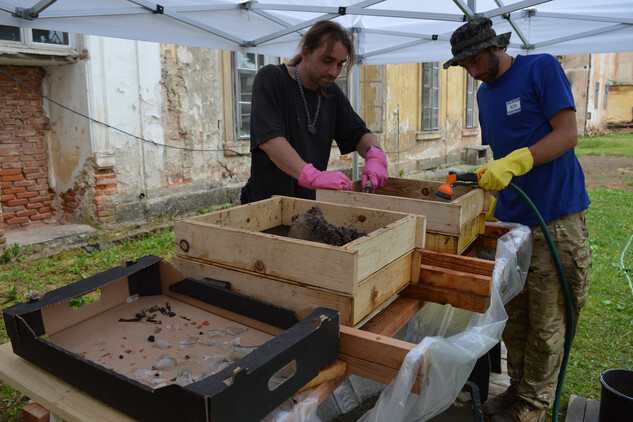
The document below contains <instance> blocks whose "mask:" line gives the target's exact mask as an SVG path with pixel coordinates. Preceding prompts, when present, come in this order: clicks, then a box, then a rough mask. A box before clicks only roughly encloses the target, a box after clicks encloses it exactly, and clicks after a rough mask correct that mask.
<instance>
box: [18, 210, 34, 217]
mask: <svg viewBox="0 0 633 422" xmlns="http://www.w3.org/2000/svg"><path fill="white" fill-rule="evenodd" d="M35 214H37V211H36V210H26V211H20V212H19V213H18V217H30V216H31V215H35Z"/></svg>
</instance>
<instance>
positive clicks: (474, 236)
mask: <svg viewBox="0 0 633 422" xmlns="http://www.w3.org/2000/svg"><path fill="white" fill-rule="evenodd" d="M431 218H432V217H429V219H428V221H430V220H431ZM485 223H486V215H485V214H480V215H478V216H476V217H474V218H473V219H472V220H470V221H468V222H467V223H466V224H464V225H463V226H461V228H460V232H459V234H458V235H455V234H447V233H439V232H432V231H428V229H427V233H426V242H425V249H427V250H431V251H435V252H444V253H451V254H462V253H463V252H464V251H465V250H467V249H468V247H469V246H470V245H472V244H473V243H475V242H477V240H478V238H479V236H480V233H482V232H483V230H484V227H485Z"/></svg>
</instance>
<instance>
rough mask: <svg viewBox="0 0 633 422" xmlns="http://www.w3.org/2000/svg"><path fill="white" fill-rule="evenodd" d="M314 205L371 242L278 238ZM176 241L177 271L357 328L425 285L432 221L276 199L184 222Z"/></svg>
mask: <svg viewBox="0 0 633 422" xmlns="http://www.w3.org/2000/svg"><path fill="white" fill-rule="evenodd" d="M315 205H318V206H319V207H320V208H321V210H322V211H323V215H324V217H325V219H326V220H327V222H328V223H330V224H333V225H336V226H341V227H347V226H349V225H352V226H354V227H355V228H356V229H357V230H358V231H360V232H364V233H366V234H367V236H363V237H361V238H359V239H356V240H355V241H352V242H349V243H347V244H345V245H343V246H330V245H326V244H322V243H317V242H311V241H306V240H301V239H293V238H289V237H287V236H284V235H280V234H274V233H277V232H279V230H278V229H279V228H280V227H288V226H290V225H291V222H292V217H293V216H295V215H298V214H302V213H304V212H306V211H308V210H309V209H310V208H312V207H313V206H315ZM175 234H176V252H177V257H176V258H174V265H175V266H176V267H177V268H179V270H180V271H181V272H182V273H183V274H184V275H187V276H190V277H196V278H205V277H206V278H213V279H218V280H222V281H228V282H229V283H230V288H231V290H232V291H235V292H238V293H242V294H245V295H248V296H251V297H254V298H257V299H260V300H263V301H266V302H270V303H273V304H276V305H279V306H283V307H286V308H288V309H293V310H295V311H298V312H301V311H302V310H304V309H309V308H311V307H313V306H315V305H317V306H324V307H328V308H333V309H337V310H339V311H340V313H341V315H340V318H341V323H342V324H344V325H356V324H358V323H359V322H360V321H361V320H362V319H363V318H365V317H367V316H368V315H370V314H371V313H372V312H374V311H375V310H376V309H378V308H380V306H382V305H383V304H385V303H386V302H387V301H389V299H391V298H392V297H393V296H394V295H396V294H397V293H398V292H399V291H401V290H402V289H404V288H405V287H406V286H408V285H409V284H410V283H411V281H412V280H417V279H418V277H419V270H420V267H419V265H418V264H419V261H420V258H419V254H420V250H421V249H422V248H423V247H424V241H425V234H426V218H425V217H424V216H423V215H413V214H405V213H401V212H394V211H385V210H379V209H372V208H365V207H360V206H350V205H340V204H330V203H327V202H322V201H318V200H317V201H309V200H303V199H296V198H289V197H274V198H270V199H267V200H263V201H259V202H255V203H252V204H248V205H242V206H238V207H234V208H230V209H227V210H221V211H216V212H212V213H209V214H205V215H202V216H199V217H194V218H190V219H186V220H181V221H178V222H176V225H175ZM414 263H418V264H414Z"/></svg>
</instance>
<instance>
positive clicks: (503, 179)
mask: <svg viewBox="0 0 633 422" xmlns="http://www.w3.org/2000/svg"><path fill="white" fill-rule="evenodd" d="M533 166H534V159H533V158H532V153H531V152H530V150H529V149H528V148H527V147H525V148H521V149H517V150H516V151H512V152H511V153H510V154H508V155H506V156H505V157H503V158H500V159H498V160H494V161H491V162H489V163H487V164H485V165H483V166H482V167H480V168H478V169H477V171H476V173H483V175H482V176H481V179H479V183H478V184H479V187H481V188H484V189H486V190H501V189H503V188H505V187H506V186H508V184H510V181H511V180H512V177H513V176H521V175H522V174H525V173H527V172H528V171H530V170H532V167H533Z"/></svg>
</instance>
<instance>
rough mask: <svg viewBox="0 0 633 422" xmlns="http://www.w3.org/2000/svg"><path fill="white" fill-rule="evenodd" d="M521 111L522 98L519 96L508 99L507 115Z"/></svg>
mask: <svg viewBox="0 0 633 422" xmlns="http://www.w3.org/2000/svg"><path fill="white" fill-rule="evenodd" d="M520 111H521V98H520V97H517V98H515V99H513V100H510V101H506V115H508V116H509V115H511V114H515V113H519V112H520Z"/></svg>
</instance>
